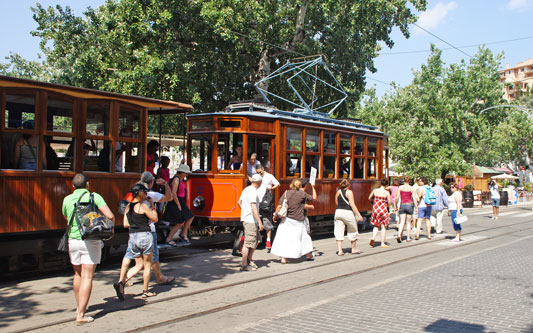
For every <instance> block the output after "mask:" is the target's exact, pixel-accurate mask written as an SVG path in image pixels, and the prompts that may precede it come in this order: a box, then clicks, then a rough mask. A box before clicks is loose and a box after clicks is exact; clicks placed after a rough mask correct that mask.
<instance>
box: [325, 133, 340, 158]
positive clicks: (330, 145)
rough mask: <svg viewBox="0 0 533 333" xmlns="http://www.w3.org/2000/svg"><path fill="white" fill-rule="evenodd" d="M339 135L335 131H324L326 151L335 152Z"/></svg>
mask: <svg viewBox="0 0 533 333" xmlns="http://www.w3.org/2000/svg"><path fill="white" fill-rule="evenodd" d="M336 138H337V135H336V134H334V133H329V132H324V153H328V154H335V152H336V144H335V141H336Z"/></svg>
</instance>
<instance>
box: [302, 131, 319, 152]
mask: <svg viewBox="0 0 533 333" xmlns="http://www.w3.org/2000/svg"><path fill="white" fill-rule="evenodd" d="M319 137H320V132H319V131H315V130H307V134H306V138H305V150H306V151H309V152H318V143H319Z"/></svg>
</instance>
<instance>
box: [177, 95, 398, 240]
mask: <svg viewBox="0 0 533 333" xmlns="http://www.w3.org/2000/svg"><path fill="white" fill-rule="evenodd" d="M187 141H188V144H187V150H188V151H187V156H188V164H189V165H191V166H192V173H191V174H190V175H189V177H188V178H189V182H190V183H189V186H188V188H187V190H188V193H187V197H188V198H189V207H191V209H192V212H193V213H194V215H195V216H196V222H197V223H198V227H200V228H201V227H203V228H211V230H213V229H216V232H221V231H224V230H237V229H239V228H242V224H241V222H240V209H239V206H238V200H239V196H240V194H241V192H242V190H243V189H244V188H245V187H246V186H247V184H248V179H247V166H248V165H247V164H248V158H249V157H250V156H251V155H252V154H253V153H255V154H257V160H258V161H260V162H261V164H262V165H263V166H264V167H265V169H266V171H267V172H269V173H271V174H273V175H274V176H275V177H276V179H278V180H279V182H280V184H281V186H280V188H279V189H278V190H277V191H276V196H275V197H276V202H278V200H279V197H280V195H282V193H283V192H284V191H285V190H287V189H288V188H289V184H290V182H291V181H292V179H294V178H309V175H310V171H311V167H315V168H316V169H317V170H318V172H317V179H316V184H315V187H316V190H317V194H318V200H317V201H316V202H315V203H314V206H315V209H314V210H310V211H309V212H308V214H309V215H308V217H309V219H310V225H311V231H312V232H314V233H318V232H320V231H324V230H328V232H331V230H332V229H331V226H332V223H333V216H334V213H335V196H334V194H335V191H336V189H337V187H338V185H339V183H340V181H341V180H342V179H344V178H347V179H349V180H350V182H351V190H352V191H353V193H354V196H355V203H356V205H357V207H358V208H359V210H360V211H361V212H365V211H366V212H367V213H368V212H369V211H370V210H371V203H370V201H369V200H368V196H369V194H370V192H371V191H372V189H374V188H375V187H376V186H378V184H379V182H380V180H381V179H383V178H387V177H388V154H389V147H388V136H387V135H386V134H385V133H383V132H380V131H379V130H378V128H377V127H374V126H369V125H365V124H361V123H359V122H356V121H353V120H349V119H345V120H342V119H332V118H330V117H328V116H327V115H323V116H322V115H317V114H308V113H305V112H298V111H294V112H288V111H282V110H279V109H277V108H275V107H273V106H272V105H269V104H264V103H258V102H254V101H248V102H236V103H233V104H230V105H229V106H228V107H227V108H226V109H225V110H224V111H220V112H214V113H209V114H189V115H187ZM238 147H240V148H238ZM241 148H242V151H243V153H242V155H243V156H242V166H241V167H239V168H234V166H233V165H231V163H229V162H230V159H231V155H232V153H234V151H235V150H240V149H241ZM367 216H368V214H367ZM363 227H364V226H363Z"/></svg>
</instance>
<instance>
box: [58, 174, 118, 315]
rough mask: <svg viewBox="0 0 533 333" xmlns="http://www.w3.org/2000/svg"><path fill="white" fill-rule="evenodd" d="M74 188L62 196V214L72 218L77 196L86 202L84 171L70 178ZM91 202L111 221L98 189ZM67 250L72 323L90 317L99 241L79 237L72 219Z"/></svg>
mask: <svg viewBox="0 0 533 333" xmlns="http://www.w3.org/2000/svg"><path fill="white" fill-rule="evenodd" d="M72 185H73V187H74V192H73V193H72V194H69V195H67V196H66V197H65V199H63V209H62V211H63V216H65V218H66V219H67V221H70V220H71V219H72V218H73V216H72V215H73V214H74V207H75V205H76V203H77V202H78V200H79V199H80V197H82V196H83V198H82V199H81V202H88V201H89V197H90V192H89V181H88V180H87V178H86V177H85V175H84V174H82V173H78V174H76V175H75V176H74V178H73V179H72ZM94 203H95V205H96V207H98V209H100V211H101V212H102V214H104V215H105V217H107V218H108V219H110V220H112V221H113V223H115V216H114V215H113V213H112V212H111V209H109V207H108V206H107V204H106V202H105V201H104V199H103V198H102V196H100V195H99V194H98V193H94ZM68 239H69V240H68V254H69V257H70V262H71V264H72V267H73V268H74V279H73V280H72V286H73V288H74V295H75V296H76V304H77V307H76V323H78V324H85V323H90V322H92V321H94V318H93V317H88V316H86V315H85V311H86V310H87V305H88V304H89V298H90V297H91V291H92V289H93V277H94V270H95V269H96V265H98V264H99V263H100V259H101V256H102V247H103V243H102V241H101V240H96V239H85V240H82V239H81V234H80V230H79V229H78V223H76V221H72V224H71V226H70V229H69V234H68Z"/></svg>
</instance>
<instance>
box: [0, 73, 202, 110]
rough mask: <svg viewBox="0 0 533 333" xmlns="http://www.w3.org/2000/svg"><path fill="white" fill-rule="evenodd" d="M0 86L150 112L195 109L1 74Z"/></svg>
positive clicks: (177, 103)
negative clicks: (109, 102)
mask: <svg viewBox="0 0 533 333" xmlns="http://www.w3.org/2000/svg"><path fill="white" fill-rule="evenodd" d="M0 88H34V89H44V90H48V91H52V92H57V93H60V94H63V95H67V96H72V97H76V98H87V99H112V100H119V101H123V102H126V103H131V104H135V105H139V106H141V107H145V108H147V109H148V112H149V113H153V114H159V113H162V114H170V113H185V112H189V111H192V110H193V107H192V105H189V104H185V103H179V102H174V101H165V100H160V99H155V98H148V97H142V96H135V95H125V94H119V93H113V92H107V91H102V90H96V89H88V88H79V87H74V86H69V85H63V84H57V83H48V82H41V81H35V80H29V79H20V78H15V77H11V76H5V75H0Z"/></svg>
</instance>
